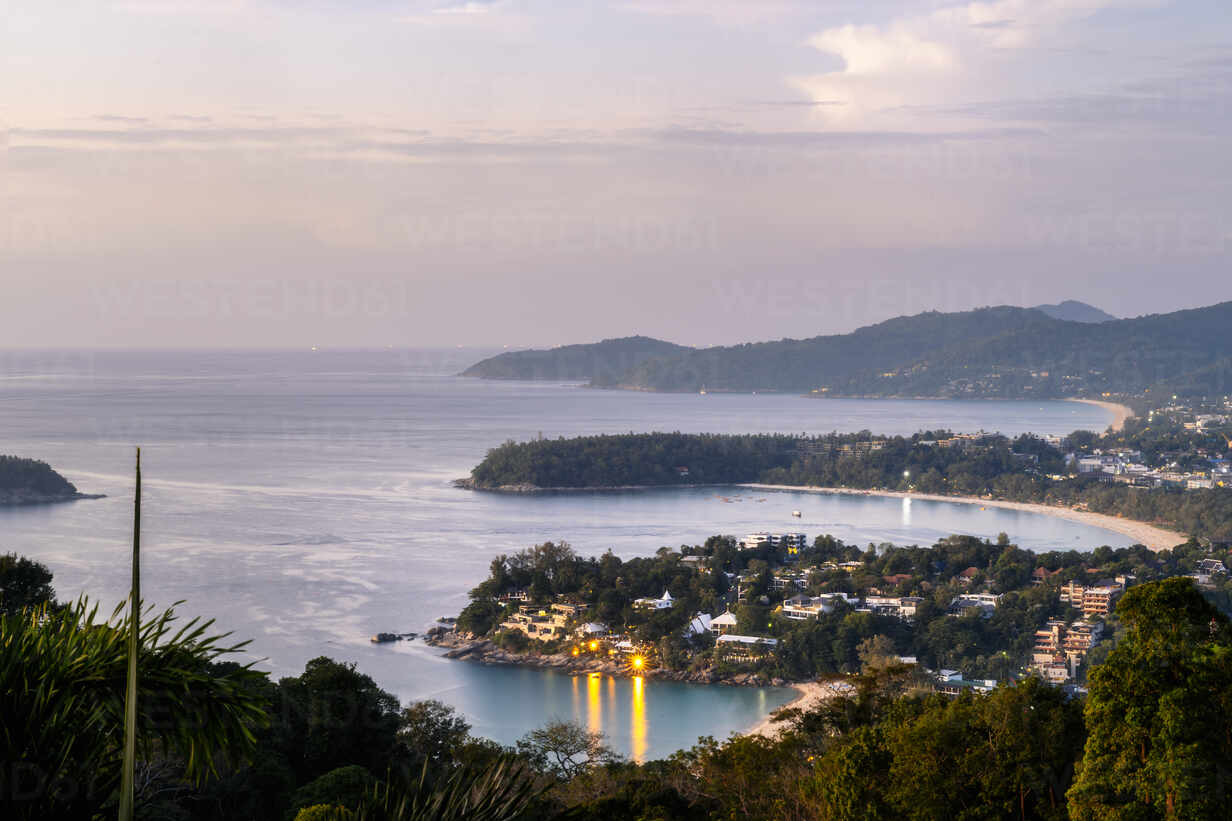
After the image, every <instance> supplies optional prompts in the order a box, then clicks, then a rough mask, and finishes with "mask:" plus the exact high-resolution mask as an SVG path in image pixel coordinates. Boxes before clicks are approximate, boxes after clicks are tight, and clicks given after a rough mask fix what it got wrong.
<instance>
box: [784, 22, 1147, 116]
mask: <svg viewBox="0 0 1232 821" xmlns="http://www.w3.org/2000/svg"><path fill="white" fill-rule="evenodd" d="M1150 2H1151V0H994V2H975V3H966V4H958V5H949V6H943V7H941V8H938V9H935V10H933V11H931V12H928V13H926V14H914V15H905V16H900V17H897V18H895V19H893V20H891V21H889V22H887V23H885V24H881V25H858V26H857V25H851V24H848V25H843V26H836V27H831V28H827V29H824V30H822V31H820V32H818V33H817V34H814V35H813V36H812V37H810V38H808V41H807V42H808V44H809V45H810V46H812V47H813V48H815V49H817V50H818V51H821V52H823V53H825V54H828V55H832V56H834V57H836V58H838V59H839V60H840V61H841V63H842V66H841V67H840V68H838V69H836V70H834V71H830V72H827V73H824V74H818V75H812V76H804V77H794V78H791V79H790V80H789V84H790V85H792V86H793V87H795V88H797V89H799V90H801V91H803V92H805V93H806V94H808V95H809V97H810V98H812V99H814V100H818V101H821V100H826V101H836V100H837V101H840V102H842V103H843V104H844V105H842V106H839V107H834V108H830V109H826V110H825V111H824V112H822V116H826V117H827V118H828V119H829V120H830V122H831V123H832V124H834V125H843V126H846V127H857V128H858V127H860V124H861V123H862V122H863V121H866V120H868V119H869V118H875V117H878V116H881V115H886V114H895V113H899V114H901V113H902V112H904V111H906V110H908V107H909V106H912V105H920V104H932V103H937V104H940V103H942V102H949V103H952V102H954V101H955V100H976V99H987V98H989V97H992V96H996V94H997V87H998V84H1002V83H1006V82H1008V80H1007V78H1008V77H1009V76H1011V75H1013V73H1014V70H1015V68H1016V63H1015V61H1018V60H1023V59H1030V58H1032V57H1038V56H1039V55H1038V53H1037V51H1038V50H1039V49H1042V48H1047V47H1048V45H1050V43H1051V41H1058V40H1059V41H1062V42H1068V41H1069V39H1071V38H1072V37H1073V36H1075V32H1076V30H1077V29H1078V28H1080V24H1081V22H1082V21H1083V20H1085V19H1086V18H1088V17H1090V16H1091V15H1093V14H1095V13H1097V12H1099V11H1102V10H1105V9H1110V8H1114V7H1141V6H1143V5H1148V4H1150ZM1068 79H1069V80H1070V81H1072V79H1073V78H1072V77H1070V78H1068ZM990 92H991V93H990Z"/></svg>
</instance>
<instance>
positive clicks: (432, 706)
mask: <svg viewBox="0 0 1232 821" xmlns="http://www.w3.org/2000/svg"><path fill="white" fill-rule="evenodd" d="M470 730H471V725H469V724H467V723H466V720H465V719H463V718H462V717H461V716H459V715H458V714H457V712H455V711H454V709H453V708H452V707H450V706H449V705H448V704H444V703H442V702H440V701H436V700H434V699H428V700H426V701H417V702H415V703H414V704H412V705H411V706H409V707H406V708H404V709H403V710H402V715H401V716H400V717H399V722H398V741H400V742H401V743H402V744H403V745H404V746H405V747H406V749H407V751H408V752H409V753H410V754H411V757H412V760H413V762H415V764H420V765H421V764H422V763H425V762H426V763H427V764H428V765H429V766H439V765H441V764H442V763H444V762H446V761H448V760H450V758H451V757H452V755H453V753H454V751H455V750H457V749H458V748H459V747H461V746H462V745H463V744H464V743H466V741H467V740H468V739H469V738H470Z"/></svg>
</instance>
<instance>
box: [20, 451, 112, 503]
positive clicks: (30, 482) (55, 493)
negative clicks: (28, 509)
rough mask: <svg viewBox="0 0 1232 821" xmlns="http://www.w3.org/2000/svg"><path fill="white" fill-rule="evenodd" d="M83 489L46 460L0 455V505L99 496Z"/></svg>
mask: <svg viewBox="0 0 1232 821" xmlns="http://www.w3.org/2000/svg"><path fill="white" fill-rule="evenodd" d="M100 498H102V497H101V496H100V495H92V494H86V493H81V492H79V491H78V490H77V488H76V487H75V486H74V485H73V483H72V482H70V481H69V480H67V479H65V478H64V477H63V476H61V475H60V474H59V473H56V471H54V470H53V469H52V468H51V466H50V465H48V464H47V463H46V462H40V461H38V460H36V459H25V458H22V457H19V456H2V455H0V506H13V505H41V504H52V503H56V502H71V501H75V500H77V499H100Z"/></svg>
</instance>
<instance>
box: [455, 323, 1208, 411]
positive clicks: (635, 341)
mask: <svg viewBox="0 0 1232 821" xmlns="http://www.w3.org/2000/svg"><path fill="white" fill-rule="evenodd" d="M1101 316H1103V317H1106V316H1107V315H1106V314H1103V312H1100V311H1098V310H1097V309H1094V308H1091V307H1090V306H1084V305H1081V304H1080V303H1063V304H1062V305H1055V306H1039V307H1038V308H1018V307H1013V306H997V307H989V308H980V309H978V310H973V311H963V312H956V313H940V312H937V311H930V312H927V313H922V314H917V315H915V316H903V317H897V318H894V319H890V320H887V321H885V322H880V323H877V324H875V325H869V326H867V327H864V328H860V329H858V330H856V331H853V332H851V333H846V334H832V335H825V336H815V337H810V338H807V339H780V340H777V341H770V342H751V343H745V344H741V345H725V346H715V347H711V348H687V347H683V346H679V345H672V344H670V343H666V342H659V341H657V340H652V339H647V338H645V337H633V338H629V339H624V340H605V341H604V342H600V343H595V344H593V345H569V346H565V347H561V348H553V349H550V350H546V351H520V352H510V353H506V354H502V355H500V356H497V357H493V358H492V359H488V360H484V361H483V362H480V363H478V364H476V365H474V366H473V367H471V368H470V369H468V370H467V371H466V372H465V373H464V375H466V376H479V377H485V378H505V379H559V380H572V379H581V380H586V379H588V380H589V383H590V385H591V386H592V387H602V388H627V389H633V390H650V391H682V392H690V391H691V392H698V391H706V392H711V393H712V392H716V391H732V392H746V393H747V392H759V391H767V392H771V391H782V392H791V393H803V394H808V395H814V396H819V397H831V396H864V397H949V398H1002V399H1056V398H1067V397H1068V398H1080V397H1086V398H1100V397H1103V396H1107V395H1112V396H1114V397H1118V399H1117V401H1122V400H1123V398H1124V397H1141V396H1160V395H1165V396H1171V395H1173V394H1177V395H1180V396H1203V395H1222V394H1223V393H1225V392H1226V390H1227V385H1228V384H1232V335H1229V334H1228V333H1227V328H1228V327H1230V326H1232V302H1225V303H1221V304H1218V305H1211V306H1208V307H1205V308H1197V309H1193V310H1186V311H1175V312H1173V313H1169V314H1156V315H1150V316H1143V317H1137V318H1135V319H1113V318H1111V317H1108V318H1107V319H1106V320H1103V321H1098V320H1099V319H1100V317H1101ZM1092 320H1096V321H1092Z"/></svg>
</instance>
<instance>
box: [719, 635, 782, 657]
mask: <svg viewBox="0 0 1232 821" xmlns="http://www.w3.org/2000/svg"><path fill="white" fill-rule="evenodd" d="M715 645H716V647H718V648H722V653H723V657H724V658H725V659H727V660H730V661H753V660H754V659H757V658H760V657H761V656H764V655H765V654H766V653H769V652H771V651H773V650H774V648H775V647H778V645H779V640H778V639H771V638H766V637H765V636H739V635H736V634H735V633H725V634H724V635H722V636H719V638H718V640H717V641H716V642H715Z"/></svg>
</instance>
